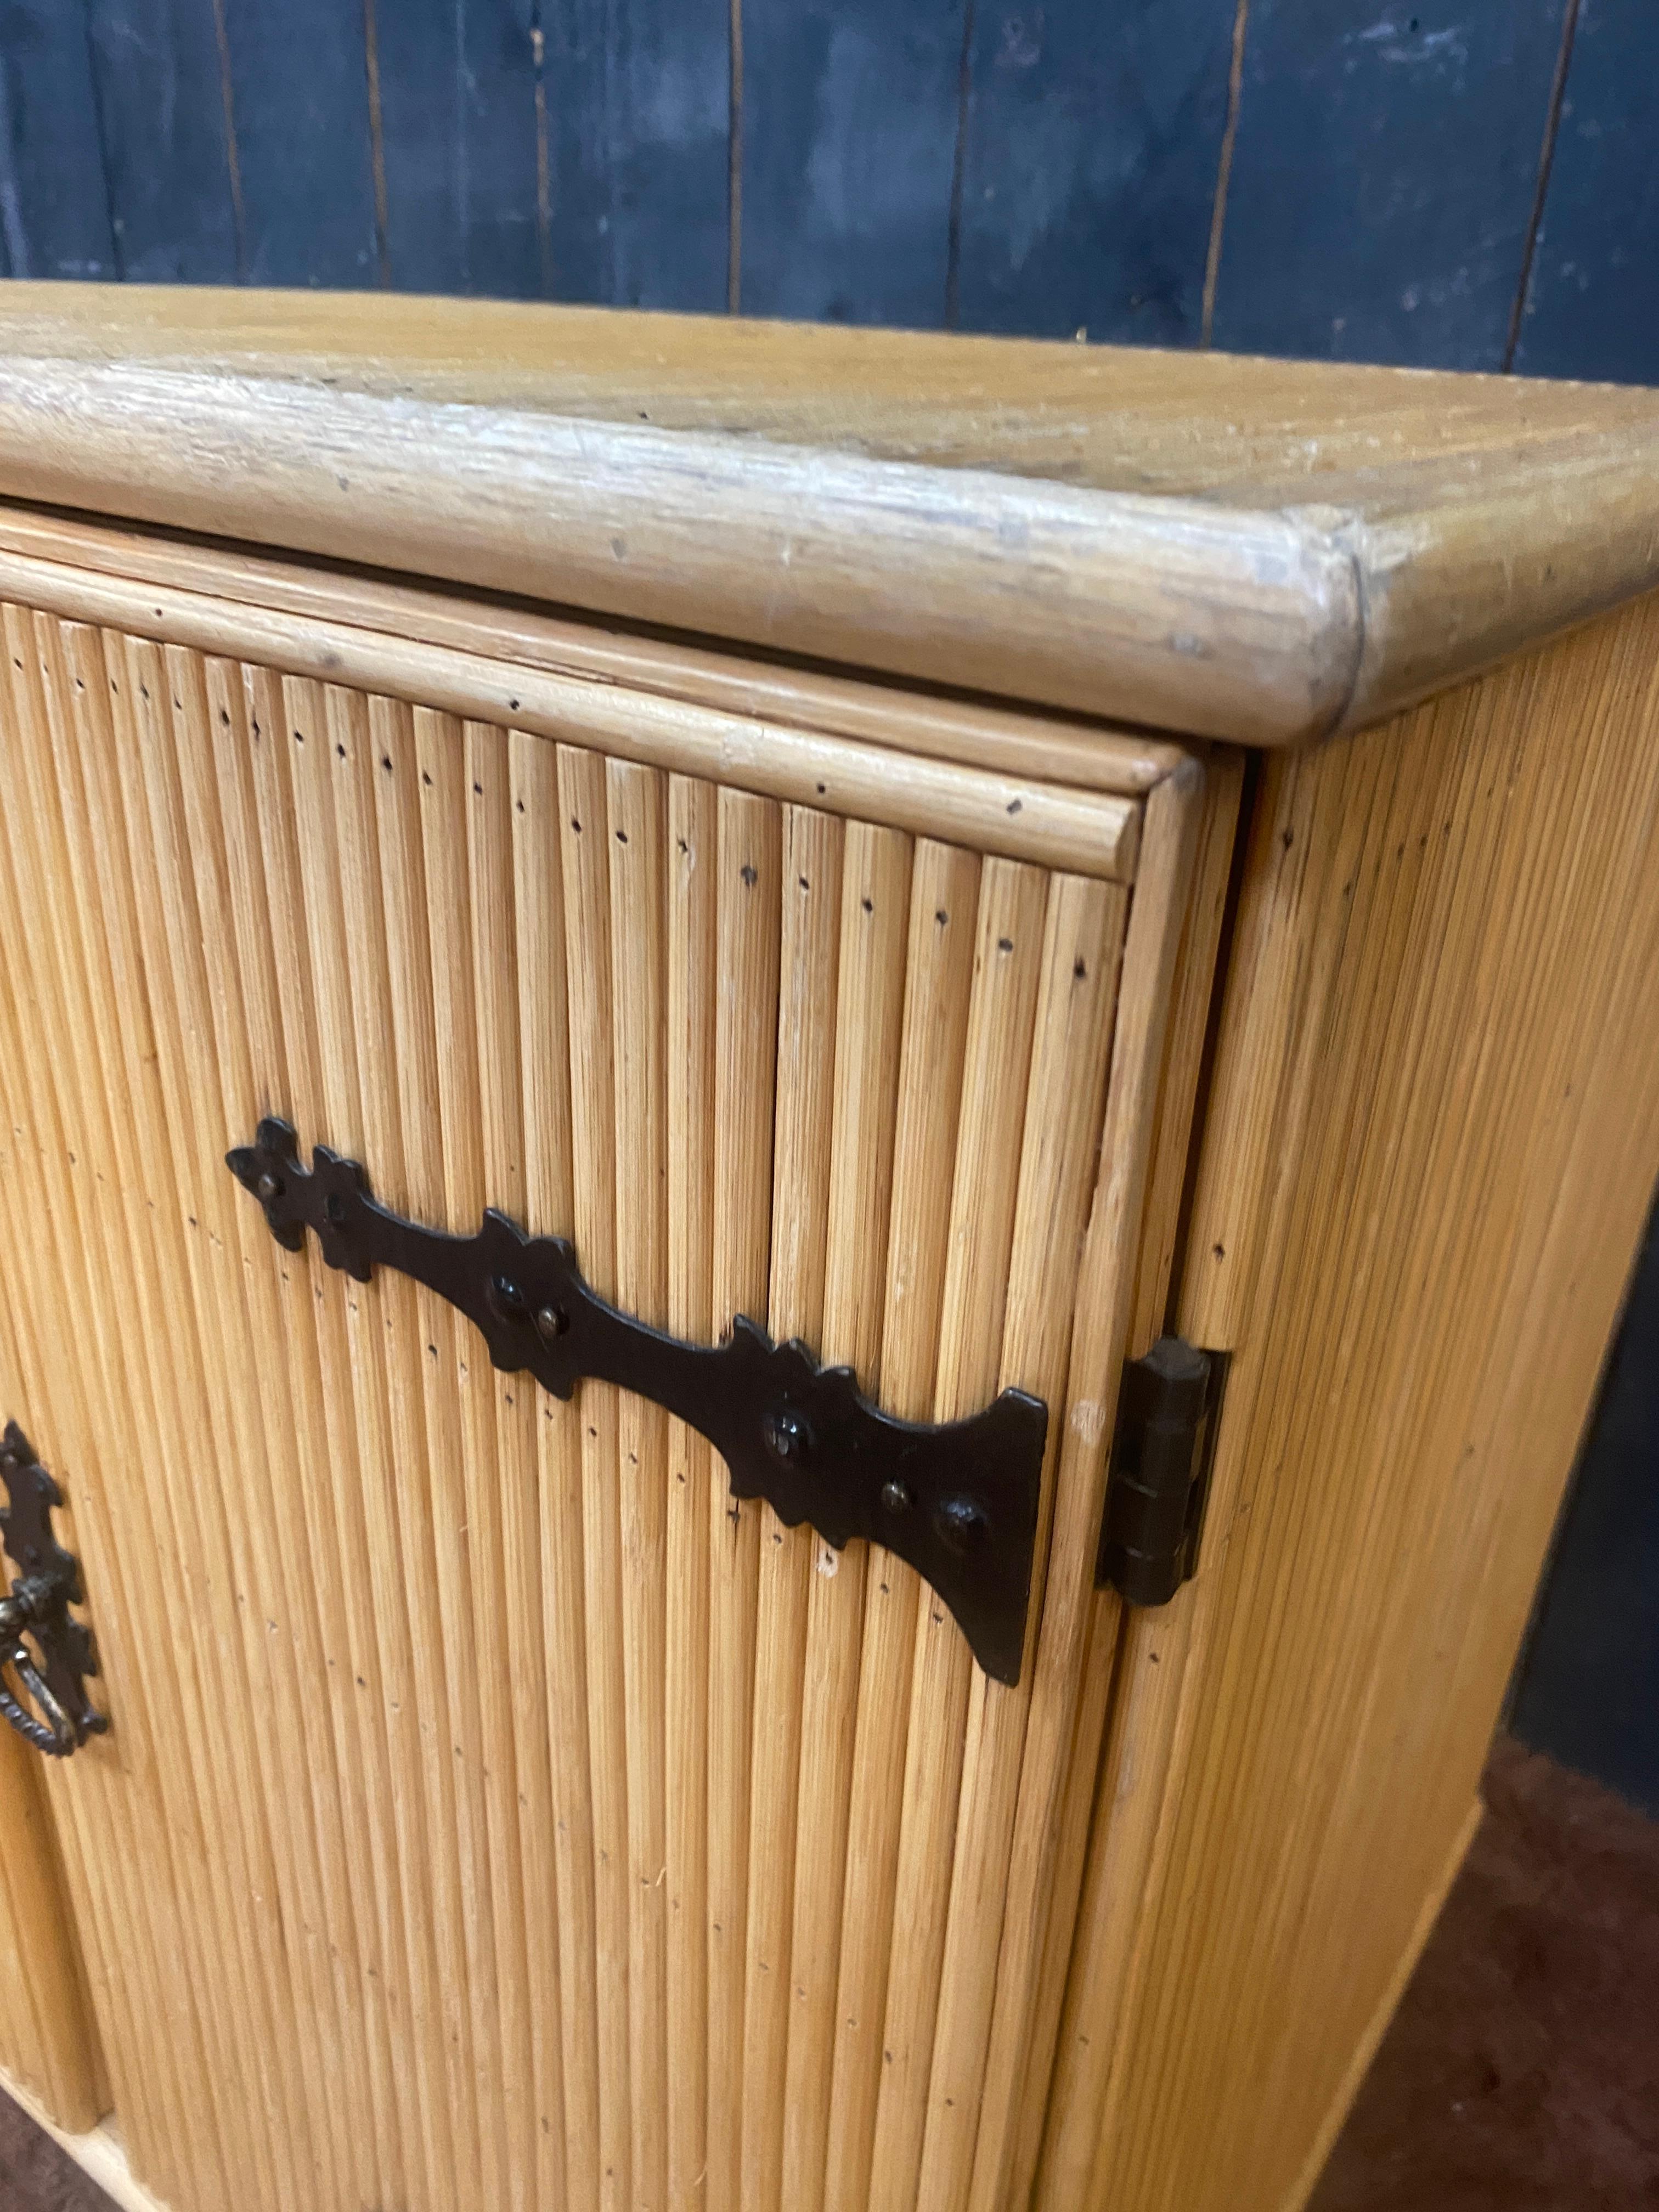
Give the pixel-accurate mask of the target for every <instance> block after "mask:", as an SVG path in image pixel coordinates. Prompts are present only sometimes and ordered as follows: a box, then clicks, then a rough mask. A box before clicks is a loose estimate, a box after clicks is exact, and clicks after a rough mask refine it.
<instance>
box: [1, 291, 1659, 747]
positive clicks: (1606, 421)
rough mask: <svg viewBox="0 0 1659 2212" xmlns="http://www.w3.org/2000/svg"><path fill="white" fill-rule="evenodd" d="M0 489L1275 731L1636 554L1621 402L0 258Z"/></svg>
mask: <svg viewBox="0 0 1659 2212" xmlns="http://www.w3.org/2000/svg"><path fill="white" fill-rule="evenodd" d="M0 489H3V491H4V493H5V494H7V495H9V496H11V497H13V498H18V499H23V500H29V501H47V502H51V503H53V504H57V505H62V506H68V507H79V508H86V509H91V510H94V511H96V512H99V513H106V514H111V515H115V516H118V517H123V518H127V519H131V520H137V521H141V522H145V523H149V524H159V525H163V526H173V527H177V528H182V529H186V530H191V531H196V532H207V533H210V534H213V535H217V536H222V537H229V538H239V539H244V540H250V539H251V540H253V541H256V542H258V543H261V544H268V545H273V546H280V547H283V548H285V549H289V550H298V551H302V552H306V553H309V554H313V555H319V556H326V557H331V558H334V559H337V560H341V561H344V562H350V563H352V564H354V565H363V564H368V565H373V566H375V567H379V568H396V569H399V570H407V571H410V572H413V573H415V574H430V575H435V576H439V577H442V578H444V579H446V580H451V581H457V582H461V583H465V584H469V585H472V586H478V587H481V588H484V589H488V590H491V591H505V592H513V593H517V594H521V595H526V596H530V597H533V598H537V599H544V600H552V601H556V602H560V603H562V604H566V605H573V606H575V607H579V608H583V609H589V610H592V611H598V612H600V613H603V614H605V615H606V616H610V617H623V618H624V619H627V620H629V621H633V622H636V623H663V624H667V625H670V626H672V627H674V628H676V629H686V630H692V631H700V632H705V633H712V634H714V635H717V636H720V637H722V638H725V639H728V640H735V641H738V642H740V643H744V644H747V645H750V646H754V647H765V648H768V649H769V650H776V651H781V652H785V653H793V654H806V655H812V656H816V657H820V658H823V659H829V660H833V661H837V662H842V663H851V664H853V665H863V666H867V667H872V668H875V669H879V670H882V671H888V672H891V673H896V674H899V675H902V676H905V677H908V678H915V679H919V680H921V681H924V682H927V683H932V684H948V685H951V686H961V687H967V688H969V689H972V690H984V691H988V692H992V693H1000V694H1004V695H1012V696H1018V697H1020V698H1024V699H1028V700H1031V701H1036V702H1042V703H1045V704H1048V705H1053V706H1059V707H1063V708H1071V709H1073V710H1077V711H1080V712H1083V713H1085V714H1092V715H1096V716H1099V717H1103V718H1112V719H1117V720H1128V721H1133V722H1135V723H1139V724H1142V725H1150V726H1153V727H1157V728H1163V729H1170V730H1175V731H1178V732H1184V733H1189V734H1193V735H1197V736H1214V737H1224V738H1237V739H1239V740H1242V741H1244V742H1247V743H1252V744H1297V743H1301V742H1304V741H1307V740H1310V739H1313V738H1320V737H1322V736H1325V735H1328V734H1329V733H1330V732H1334V731H1336V730H1339V729H1345V728H1350V727H1353V726H1358V725H1359V724H1362V723H1366V722H1371V721H1375V720H1378V719H1379V718H1380V717H1382V716H1383V715H1385V714H1388V713H1389V712H1391V711H1393V710H1394V709H1395V708H1399V707H1401V706H1404V705H1406V704H1408V703H1409V702H1412V701H1413V700H1415V699H1418V698H1420V697H1422V696H1425V694H1426V693H1428V692H1430V691H1432V690H1436V689H1437V688H1438V687H1440V686H1441V685H1443V684H1448V683H1450V682H1453V681H1455V680H1456V679H1457V678H1461V677H1462V676H1465V675H1468V674H1470V673H1473V672H1474V671H1476V670H1477V669H1480V668H1481V667H1484V666H1486V665H1490V664H1491V663H1492V662H1493V661H1495V660H1497V659H1501V658H1503V657H1504V655H1505V654H1507V653H1511V652H1514V651H1516V650H1517V649H1520V648H1522V647H1525V646H1528V645H1530V644H1533V643H1534V642H1537V641H1540V640H1541V639H1542V638H1543V637H1545V636H1547V635H1549V634H1550V633H1551V632H1553V631H1554V630H1557V629H1562V628H1565V626H1567V625H1568V624H1570V623H1574V622H1576V621H1579V620H1582V619H1583V618H1584V617H1588V616H1589V615H1592V614H1595V613H1596V612H1599V611H1601V610H1602V609H1604V608H1606V607H1607V606H1610V605H1613V604H1615V603H1616V602H1617V601H1618V600H1620V599H1624V598H1626V597H1629V596H1631V595H1632V594H1633V593H1635V592H1640V591H1642V590H1644V589H1646V588H1648V587H1650V586H1653V585H1656V584H1659V527H1656V524H1659V393H1656V392H1646V391H1638V390H1629V389H1620V388H1617V387H1613V386H1589V385H1582V384H1544V383H1538V382H1533V381H1528V380H1523V379H1520V378H1515V377H1497V376H1462V375H1452V374H1442V373H1436V372H1425V371H1414V370H1404V369H1384V368H1355V367H1348V366H1341V365H1334V364H1310V363H1289V362H1270V361H1258V360H1244V359H1238V358H1235V357H1231V356H1219V355H1214V354H1199V353H1188V354H1173V353H1159V352H1152V351H1139V350H1130V349H1122V348H1116V347H1104V346H1085V345H1073V344H1065V343H1050V342H1042V341H1023V340H1022V341H1016V340H1006V339H994V338H965V337H945V336H939V335H936V334H929V333H915V334H905V333H898V332H891V331H863V330H849V329H844V328H830V329H824V328H815V327H811V326H809V325H781V324H769V323H758V322H750V321H744V320H737V319H733V320H724V319H709V318H695V317H679V316H667V315H647V314H639V313H619V312H613V311H607V310H603V309H584V308H572V307H545V306H529V305H517V304H512V303H506V302H478V301H448V300H425V299H414V298H410V297H406V296H398V295H371V296H352V295H337V294H329V295H319V294H311V293H306V294H283V293H262V292H254V291H242V290H237V291H225V290H208V289H203V290H182V289H154V288H149V287H141V286H133V285H129V286H121V287H104V286H94V285H53V284H33V283H11V284H8V285H6V286H5V287H4V288H3V291H0Z"/></svg>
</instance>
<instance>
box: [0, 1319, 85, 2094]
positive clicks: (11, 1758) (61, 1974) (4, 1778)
mask: <svg viewBox="0 0 1659 2212" xmlns="http://www.w3.org/2000/svg"><path fill="white" fill-rule="evenodd" d="M4 1387H5V1389H6V1390H7V1391H8V1393H9V1395H10V1397H11V1398H12V1400H13V1401H15V1402H17V1403H20V1404H21V1396H20V1395H19V1394H20V1392H21V1377H20V1376H19V1375H18V1373H17V1371H16V1368H15V1364H14V1361H13V1360H12V1359H11V1358H8V1359H7V1362H6V1368H5V1374H4ZM0 1818H3V1820H4V1821H5V1827H6V1849H5V1852H4V1855H3V1859H0V1972H3V1974H4V1976H5V1986H6V2008H5V2015H4V2018H3V2021H0V2068H3V2069H4V2071H5V2074H6V2075H7V2077H8V2078H9V2080H10V2081H18V2082H21V2083H22V2084H24V2085H25V2086H26V2087H27V2088H29V2089H30V2090H32V2091H33V2094H34V2096H35V2097H36V2098H37V2099H38V2100H39V2101H40V2104H41V2106H43V2107H44V2109H45V2110H46V2111H47V2112H50V2113H51V2114H52V2118H53V2119H54V2120H55V2121H56V2123H57V2124H58V2126H59V2127H61V2128H64V2129H67V2130H70V2132H71V2133H72V2134H77V2135H80V2134H85V2133H86V2132H87V2130H89V2129H91V2128H93V2127H95V2126H96V2124H97V2123H98V2121H99V2119H100V2118H101V2117H102V2115H103V2113H104V2112H105V2111H106V2108H107V2106H108V2101H109V2091H108V2086H107V2083H106V2080H105V2076H104V2061H103V2053H102V2051H101V2050H100V2045H99V2042H98V2030H97V2027H96V2024H95V2022H94V2018H93V2013H92V2008H91V2003H90V2001H89V1997H88V1990H87V1984H86V1969H85V1967H84V1966H83V1965H82V1960H81V1957H80V1944H79V1941H78V1939H77V1937H76V1932H75V1923H74V1920H73V1918H72V1917H71V1913H72V1907H71V1905H70V1895H69V1889H68V1886H67V1884H66V1882H65V1880H64V1866H63V1855H62V1852H61V1850H60V1848H59V1845H58V1836H57V1832H56V1829H55V1826H54V1825H53V1821H52V1812H51V1809H50V1807H49V1805H48V1803H47V1799H46V1780H45V1776H44V1774H43V1773H42V1771H41V1769H40V1762H39V1759H38V1757H37V1755H35V1754H34V1753H32V1752H31V1751H30V1750H29V1749H28V1748H27V1746H25V1744H24V1743H23V1741H21V1738H20V1737H18V1736H16V1735H13V1733H12V1731H11V1730H10V1729H7V1730H6V1741H5V1742H4V1743H3V1744H0Z"/></svg>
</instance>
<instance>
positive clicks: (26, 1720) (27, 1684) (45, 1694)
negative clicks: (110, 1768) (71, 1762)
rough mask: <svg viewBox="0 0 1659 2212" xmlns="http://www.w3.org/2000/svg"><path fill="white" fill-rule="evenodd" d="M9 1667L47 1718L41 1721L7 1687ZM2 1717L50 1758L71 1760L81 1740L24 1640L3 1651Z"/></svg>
mask: <svg viewBox="0 0 1659 2212" xmlns="http://www.w3.org/2000/svg"><path fill="white" fill-rule="evenodd" d="M8 1667H15V1668H16V1669H17V1673H18V1676H19V1678H20V1680H21V1682H22V1685H23V1687H24V1688H25V1690H27V1692H28V1694H29V1696H30V1697H31V1698H32V1699H33V1700H34V1703H35V1704H36V1705H38V1706H39V1707H40V1711H41V1712H42V1714H44V1715H45V1718H44V1719H37V1718H36V1717H35V1716H34V1715H33V1713H32V1712H30V1711H29V1710H28V1708H27V1706H26V1705H22V1704H21V1702H20V1701H19V1700H18V1699H16V1698H15V1697H14V1696H13V1695H12V1693H11V1692H10V1690H9V1688H8V1687H7V1685H6V1678H5V1672H4V1670H5V1669H6V1668H8ZM0 1714H3V1715H4V1717H5V1718H6V1719H7V1720H8V1721H9V1723H10V1724H11V1726H12V1727H13V1728H15V1729H16V1731H17V1733H18V1735H21V1737H22V1739H23V1741H24V1742H25V1743H32V1744H33V1746H34V1748H35V1749H36V1750H37V1751H40V1752H44V1753H46V1757H47V1758H48V1759H67V1758H68V1757H69V1755H70V1752H72V1751H73V1750H74V1749H75V1747H76V1743H77V1741H79V1738H78V1737H77V1735H76V1729H75V1723H74V1722H73V1721H71V1720H70V1717H69V1715H68V1714H67V1713H66V1712H65V1711H64V1708H63V1707H62V1705H59V1704H58V1700H57V1699H56V1698H54V1697H53V1695H52V1692H51V1691H50V1690H49V1689H48V1688H47V1686H46V1682H45V1680H43V1679H42V1677H41V1674H40V1668H38V1667H37V1666H36V1665H35V1663H34V1662H33V1659H31V1658H30V1656H29V1653H28V1647H27V1644H23V1643H22V1642H21V1641H19V1642H17V1643H15V1644H12V1645H11V1646H10V1648H9V1650H4V1651H0Z"/></svg>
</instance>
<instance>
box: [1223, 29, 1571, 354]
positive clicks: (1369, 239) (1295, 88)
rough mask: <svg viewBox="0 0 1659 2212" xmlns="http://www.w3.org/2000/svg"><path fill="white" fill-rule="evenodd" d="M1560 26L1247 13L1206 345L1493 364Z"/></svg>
mask: <svg viewBox="0 0 1659 2212" xmlns="http://www.w3.org/2000/svg"><path fill="white" fill-rule="evenodd" d="M1563 12H1564V0H1528V4H1527V5H1526V6H1524V7H1520V8H1517V7H1515V6H1514V5H1512V4H1511V0H1463V4H1462V5H1460V6H1459V7H1458V9H1456V11H1455V13H1451V12H1449V11H1447V10H1445V9H1434V8H1428V7H1423V8H1419V7H1417V6H1413V7H1412V8H1410V9H1405V8H1399V9H1390V8H1377V9H1356V8H1355V7H1354V6H1353V5H1352V0H1252V4H1251V6H1250V10H1249V35H1248V38H1247V40H1246V41H1245V46H1244V53H1243V80H1242V83H1241V86H1240V96H1239V109H1238V130H1237V143H1236V144H1235V146H1234V149H1233V155H1232V161H1231V176H1230V179H1229V182H1228V189H1227V204H1226V223H1225V237H1224V241H1223V244H1222V248H1221V256H1220V262H1219V267H1218V276H1217V284H1216V295H1215V315H1214V321H1213V327H1212V337H1213V340H1214V343H1216V344H1217V345H1218V346H1220V347H1222V348H1224V349H1227V350H1229V351H1231V352H1235V353H1288V354H1298V355H1305V356H1310V357H1312V358H1315V359H1318V358H1322V357H1329V358H1331V359H1334V360H1338V361H1383V362H1410V363H1414V364H1419V365H1421V364H1424V363H1428V362H1432V363H1434V364H1435V365H1436V366H1437V367H1439V368H1485V369H1496V368H1502V367H1503V366H1504V349H1505V346H1506V344H1507V343H1508V338H1509V330H1510V317H1511V313H1512V310H1513V307H1514V303H1515V299H1516V288H1517V286H1518V285H1519V284H1520V283H1521V282H1522V272H1523V264H1524V261H1525V257H1526V252H1527V241H1528V231H1529V228H1530V222H1531V217H1532V210H1533V195H1534V184H1535V180H1536V178H1537V174H1538V166H1539V155H1540V149H1541V144H1542V141H1543V136H1544V131H1545V124H1546V118H1547V115H1548V112H1549V100H1550V84H1551V80H1552V77H1553V72H1554V69H1555V63H1556V58H1557V55H1558V53H1559V49H1560V44H1561V28H1562V19H1563ZM1315 180H1317V189H1310V187H1312V186H1313V185H1314V184H1315Z"/></svg>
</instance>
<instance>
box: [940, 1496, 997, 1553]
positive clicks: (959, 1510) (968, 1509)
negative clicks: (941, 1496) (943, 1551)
mask: <svg viewBox="0 0 1659 2212" xmlns="http://www.w3.org/2000/svg"><path fill="white" fill-rule="evenodd" d="M989 1525H990V1524H989V1523H988V1522H987V1520H986V1518H985V1512H984V1509H983V1507H981V1506H980V1505H977V1504H975V1501H974V1500H973V1499H972V1498H945V1501H944V1502H943V1504H939V1505H937V1506H935V1507H934V1509H933V1527H934V1528H935V1529H936V1530H937V1531H938V1532H939V1540H940V1541H941V1542H942V1543H945V1544H948V1545H949V1546H950V1547H951V1550H952V1551H953V1552H966V1551H969V1550H971V1549H972V1548H973V1547H975V1545H977V1544H979V1543H980V1542H981V1541H982V1540H983V1538H984V1536H985V1534H986V1533H987V1528H988V1527H989Z"/></svg>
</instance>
